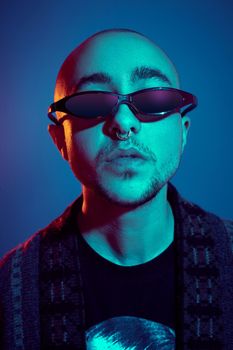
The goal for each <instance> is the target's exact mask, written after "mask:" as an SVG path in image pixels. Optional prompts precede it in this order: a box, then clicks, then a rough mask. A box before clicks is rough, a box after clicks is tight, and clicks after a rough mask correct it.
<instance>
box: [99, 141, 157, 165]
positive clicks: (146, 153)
mask: <svg viewBox="0 0 233 350" xmlns="http://www.w3.org/2000/svg"><path fill="white" fill-rule="evenodd" d="M132 148H133V149H134V150H135V151H136V152H138V153H140V154H141V155H142V156H143V157H144V158H145V159H147V160H151V161H153V162H156V161H157V157H156V155H155V154H154V153H153V152H152V151H151V150H150V149H149V147H147V146H145V145H143V144H141V143H138V142H137V141H135V140H133V139H129V140H126V141H123V142H122V141H121V140H116V141H113V142H111V143H110V144H107V145H104V146H103V147H102V148H101V149H100V151H99V152H98V154H97V156H96V163H97V164H98V163H101V162H105V161H106V160H107V159H108V158H109V155H110V154H112V153H115V152H117V151H119V152H120V151H126V150H128V149H132Z"/></svg>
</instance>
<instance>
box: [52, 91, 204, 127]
mask: <svg viewBox="0 0 233 350" xmlns="http://www.w3.org/2000/svg"><path fill="white" fill-rule="evenodd" d="M158 90H159V91H161V90H165V91H176V92H178V93H180V94H181V96H182V97H183V101H184V104H183V106H181V107H179V108H176V109H173V110H170V111H167V112H159V113H153V114H152V113H150V114H149V113H142V112H140V111H139V110H138V109H137V108H136V107H135V106H134V104H133V102H132V100H133V96H134V95H136V94H138V93H142V92H145V91H158ZM93 93H95V94H96V93H101V94H103V93H104V94H110V95H113V96H117V98H118V101H117V103H116V104H115V105H114V106H113V108H112V110H111V112H110V113H109V115H113V114H114V113H115V112H116V111H117V109H118V107H119V105H120V104H122V103H124V104H127V105H128V106H129V108H130V109H131V110H132V112H133V113H134V114H135V115H136V117H137V118H138V119H139V120H141V121H144V122H146V121H158V120H160V119H163V118H166V117H167V116H169V115H171V114H173V113H177V112H179V113H180V114H181V116H182V117H183V116H184V115H185V114H186V113H188V112H190V111H191V110H192V109H194V108H195V107H196V106H197V103H198V101H197V97H196V96H194V95H193V94H191V93H189V92H186V91H183V90H179V89H175V88H170V87H156V88H147V89H143V90H138V91H135V92H133V93H130V94H125V95H123V94H118V93H114V92H110V91H100V90H92V91H81V92H76V93H74V94H72V95H69V96H66V97H64V98H62V99H61V100H58V101H56V102H54V103H52V104H51V105H50V106H49V108H48V117H49V119H50V120H52V121H53V122H54V123H55V124H57V125H61V122H60V121H59V120H58V119H57V118H56V116H55V115H54V114H53V113H54V112H64V113H66V114H67V115H72V116H74V117H76V118H81V119H86V120H92V119H93V120H94V119H98V118H101V119H103V118H106V116H105V117H93V118H87V117H82V116H77V115H75V114H73V113H72V112H70V111H69V110H68V109H67V108H66V106H65V103H66V102H67V101H68V100H69V99H70V98H72V97H74V96H78V95H84V94H85V95H87V94H93ZM185 106H187V107H186V108H185V109H184V110H183V111H182V112H181V109H182V108H183V107H185ZM140 115H142V116H147V117H148V118H147V119H146V120H145V119H142V117H141V118H140ZM155 117H156V118H155Z"/></svg>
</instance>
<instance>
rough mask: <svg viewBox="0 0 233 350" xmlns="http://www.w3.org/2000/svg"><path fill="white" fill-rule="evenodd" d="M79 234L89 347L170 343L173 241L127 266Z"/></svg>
mask: <svg viewBox="0 0 233 350" xmlns="http://www.w3.org/2000/svg"><path fill="white" fill-rule="evenodd" d="M78 239H79V247H80V262H81V266H82V274H83V283H84V298H85V310H86V334H87V341H89V343H90V344H92V345H89V349H101V344H102V348H103V349H105V348H106V349H115V348H114V344H118V346H119V347H118V348H119V349H144V348H145V349H163V350H165V349H169V350H172V349H174V348H175V345H174V343H175V334H174V329H175V288H174V276H175V272H174V269H175V268H174V265H175V264H174V243H172V244H171V245H170V246H169V247H168V248H167V249H166V250H165V251H164V252H163V253H161V254H160V255H159V256H157V257H156V258H154V259H153V260H151V261H149V262H147V263H144V264H140V265H136V266H127V267H125V266H120V265H117V264H114V263H112V262H110V261H108V260H106V259H105V258H103V257H101V256H100V255H99V254H97V253H96V252H95V251H94V250H93V249H92V248H91V247H90V246H89V245H88V244H87V242H86V241H85V240H84V238H83V237H82V236H81V235H79V238H78ZM114 342H115V343H114ZM109 344H110V345H109ZM149 345H150V347H148V346H149ZM104 346H105V347H104ZM115 346H116V345H115ZM121 346H122V347H121ZM118 348H117V347H116V349H118Z"/></svg>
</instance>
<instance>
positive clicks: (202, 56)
mask: <svg viewBox="0 0 233 350" xmlns="http://www.w3.org/2000/svg"><path fill="white" fill-rule="evenodd" d="M5 3H7V4H5V5H3V3H2V4H1V8H0V17H1V18H0V30H1V38H2V39H1V54H0V60H1V65H0V67H1V74H0V81H1V84H0V98H1V103H0V110H1V124H0V125H1V137H0V234H1V244H0V255H2V254H3V253H4V252H6V251H7V250H9V249H11V248H12V247H14V246H15V245H16V244H18V243H19V242H22V241H24V240H25V239H26V238H27V237H29V236H30V235H31V234H33V233H34V232H35V231H37V230H38V229H40V228H42V227H44V226H45V225H47V224H48V223H49V222H50V221H51V220H52V219H53V218H55V217H56V216H58V215H59V214H60V213H61V212H62V211H63V210H64V209H65V207H66V206H67V205H68V204H69V203H70V202H71V201H73V200H74V199H75V198H76V197H77V196H78V195H79V194H80V191H81V190H80V185H79V183H78V182H77V181H76V179H75V178H74V176H73V174H72V173H71V171H70V169H69V166H68V165H67V163H66V162H65V161H63V160H62V158H61V157H60V155H59V153H58V151H57V150H56V148H55V146H54V145H53V143H52V141H51V139H50V138H49V135H48V133H47V125H48V120H47V116H46V112H47V107H48V105H49V104H50V103H51V102H52V99H53V89H54V83H55V79H56V74H57V72H58V70H59V67H60V65H61V63H62V62H63V60H64V59H65V57H66V56H67V55H68V53H69V52H70V51H71V50H72V49H73V48H74V47H75V46H77V45H78V44H79V43H80V42H81V41H82V40H84V39H85V38H86V37H87V36H89V35H91V34H93V33H94V32H96V31H99V30H102V29H105V28H112V27H126V28H131V29H134V30H137V31H140V32H142V33H144V34H146V35H148V36H149V37H150V38H151V39H154V40H155V42H156V43H158V44H159V45H160V46H161V47H162V48H163V49H164V50H165V51H166V52H167V53H168V55H169V57H170V58H171V59H172V60H173V61H174V63H175V65H176V66H177V69H178V71H179V73H180V76H181V83H182V88H183V89H184V90H187V91H190V92H193V93H194V94H196V95H197V96H198V98H199V107H198V108H197V109H196V110H195V111H194V112H192V113H191V114H190V116H191V118H192V126H191V130H190V133H189V140H188V144H187V146H186V150H185V154H184V157H183V160H182V163H181V167H180V169H179V171H178V172H177V174H176V175H175V177H174V178H173V180H172V182H173V183H174V184H175V186H177V188H178V190H179V191H180V193H181V194H182V195H183V196H184V197H186V198H187V199H189V200H191V201H193V202H195V203H197V204H199V205H200V206H202V207H203V208H205V209H207V210H209V211H212V212H214V213H216V214H218V215H220V216H222V217H225V218H233V204H232V197H233V185H232V178H233V161H232V158H233V157H232V152H233V137H232V135H233V108H232V103H233V89H232V80H233V68H232V67H233V63H232V62H233V40H232V36H233V20H232V18H233V3H232V1H230V0H229V1H227V0H217V1H216V0H207V1H205V0H202V1H198V0H196V1H195V0H191V1H186V0H183V1H179V0H176V1H175V0H174V1H172V0H170V1H169V0H166V1H165V0H161V1H157V0H154V1H152V0H143V1H142V0H140V1H139V0H135V1H132V0H128V1H127V0H125V1H124V0H118V1H110V0H102V1H101V0H99V1H89V0H85V1H84V0H75V1H69V0H66V1H59V0H57V1H54V0H50V1H34V0H31V1H9V2H5Z"/></svg>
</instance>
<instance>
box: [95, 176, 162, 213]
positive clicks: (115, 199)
mask: <svg viewBox="0 0 233 350" xmlns="http://www.w3.org/2000/svg"><path fill="white" fill-rule="evenodd" d="M165 184H166V183H163V182H162V183H161V182H156V183H153V185H152V184H150V186H148V188H146V189H144V191H140V192H139V191H138V190H137V189H135V190H131V191H130V192H129V189H126V190H125V191H123V190H122V191H119V190H118V191H117V189H116V192H115V191H113V189H112V188H111V189H106V188H103V187H102V186H99V188H98V192H99V194H100V195H101V196H102V197H104V198H105V199H106V200H108V201H109V202H111V203H113V204H115V205H119V206H121V207H125V208H133V207H138V206H140V205H143V204H145V203H147V202H149V201H151V200H152V199H153V198H155V197H156V196H157V194H158V193H159V191H160V190H161V188H162V187H163V186H164V185H165Z"/></svg>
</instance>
